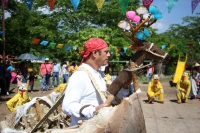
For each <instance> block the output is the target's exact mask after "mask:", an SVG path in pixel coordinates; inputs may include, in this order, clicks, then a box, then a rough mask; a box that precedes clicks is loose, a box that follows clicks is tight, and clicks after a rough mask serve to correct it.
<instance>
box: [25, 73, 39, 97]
mask: <svg viewBox="0 0 200 133" xmlns="http://www.w3.org/2000/svg"><path fill="white" fill-rule="evenodd" d="M36 78H37V76H36V75H35V74H34V72H33V71H31V72H30V75H29V76H28V77H27V80H28V81H29V88H30V91H31V93H33V87H34V82H35V79H36Z"/></svg>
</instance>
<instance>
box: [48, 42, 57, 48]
mask: <svg viewBox="0 0 200 133" xmlns="http://www.w3.org/2000/svg"><path fill="white" fill-rule="evenodd" d="M55 46H56V43H55V42H50V43H49V46H48V48H55Z"/></svg>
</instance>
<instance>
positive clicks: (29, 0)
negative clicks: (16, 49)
mask: <svg viewBox="0 0 200 133" xmlns="http://www.w3.org/2000/svg"><path fill="white" fill-rule="evenodd" d="M24 2H25V4H26V5H27V7H28V9H29V10H31V9H32V4H33V0H24ZM46 2H47V4H48V6H49V7H50V10H53V9H54V5H55V3H56V0H46ZM70 2H71V4H72V6H73V9H74V11H77V10H78V6H79V4H80V0H70ZM94 2H95V4H96V6H97V9H98V11H99V12H100V11H101V9H102V6H103V5H104V2H105V0H94ZM118 2H119V4H120V9H121V12H122V14H123V15H125V13H126V9H127V7H128V4H129V2H130V0H118ZM152 2H153V0H142V4H143V6H144V7H146V8H147V9H148V8H149V6H150V5H151V4H152ZM177 2H178V0H166V5H167V8H168V13H170V12H171V10H172V8H173V7H174V5H175V4H176V3H177ZM199 2H200V0H191V7H192V14H193V12H194V10H195V8H196V7H197V5H198V4H199ZM2 3H3V4H4V6H5V7H8V0H2Z"/></svg>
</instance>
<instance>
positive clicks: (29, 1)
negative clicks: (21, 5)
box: [24, 0, 33, 10]
mask: <svg viewBox="0 0 200 133" xmlns="http://www.w3.org/2000/svg"><path fill="white" fill-rule="evenodd" d="M24 1H25V3H26V5H27V7H28V9H29V10H31V9H32V4H33V0H24Z"/></svg>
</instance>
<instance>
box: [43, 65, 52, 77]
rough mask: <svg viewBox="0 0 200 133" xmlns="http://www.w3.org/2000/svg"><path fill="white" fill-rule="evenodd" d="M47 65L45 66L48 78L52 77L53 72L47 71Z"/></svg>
mask: <svg viewBox="0 0 200 133" xmlns="http://www.w3.org/2000/svg"><path fill="white" fill-rule="evenodd" d="M44 65H45V68H46V78H50V77H51V72H49V71H47V67H46V64H44Z"/></svg>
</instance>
